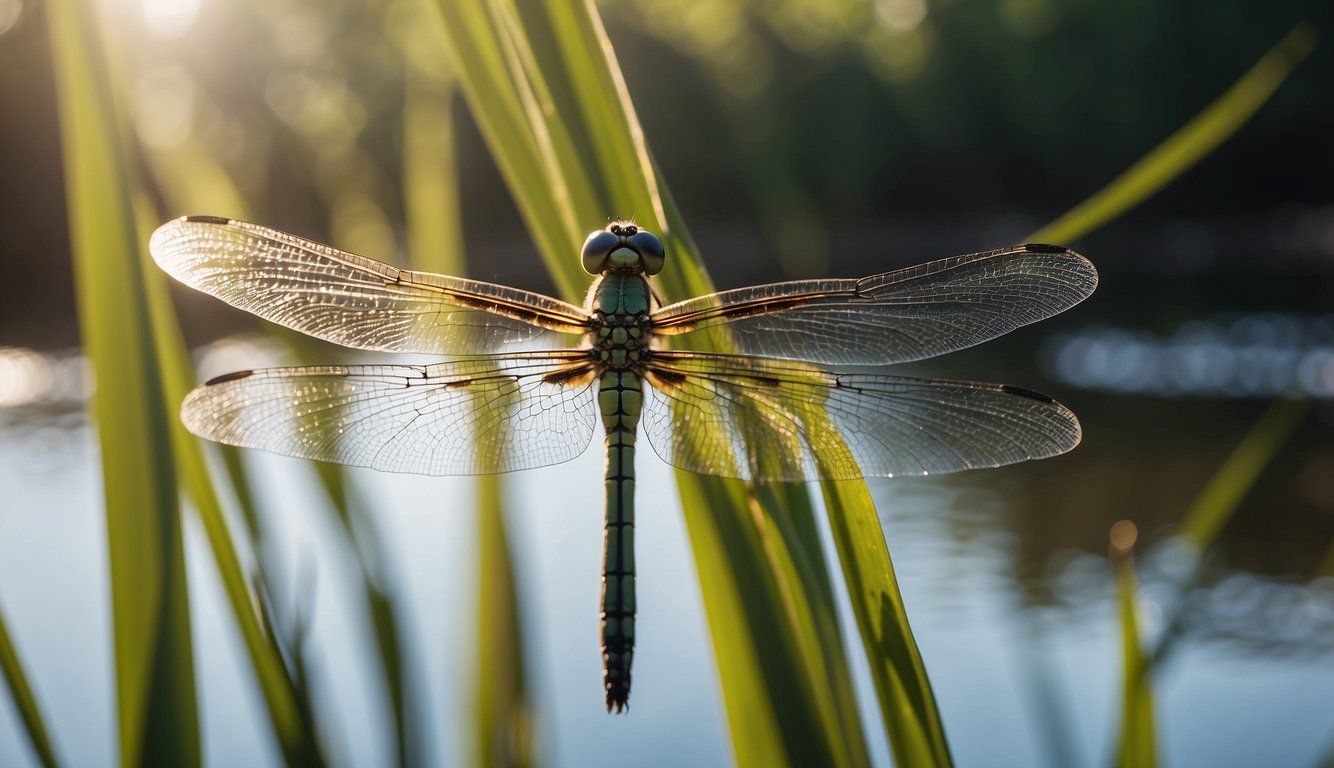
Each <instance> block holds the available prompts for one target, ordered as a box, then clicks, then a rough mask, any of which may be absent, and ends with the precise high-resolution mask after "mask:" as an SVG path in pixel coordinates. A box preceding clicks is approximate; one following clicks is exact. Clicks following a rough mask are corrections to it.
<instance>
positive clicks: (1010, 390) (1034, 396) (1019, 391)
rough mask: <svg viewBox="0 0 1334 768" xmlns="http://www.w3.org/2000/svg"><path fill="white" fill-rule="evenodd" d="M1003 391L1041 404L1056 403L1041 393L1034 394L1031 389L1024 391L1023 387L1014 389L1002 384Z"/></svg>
mask: <svg viewBox="0 0 1334 768" xmlns="http://www.w3.org/2000/svg"><path fill="white" fill-rule="evenodd" d="M1001 391H1002V392H1004V393H1006V394H1009V395H1018V396H1020V397H1028V398H1032V399H1034V400H1037V401H1038V402H1040V403H1054V402H1056V401H1055V400H1054V399H1052V398H1050V397H1048V396H1046V395H1044V394H1042V393H1041V392H1034V391H1033V390H1031V389H1024V388H1023V387H1012V386H1010V385H1009V384H1002V385H1001Z"/></svg>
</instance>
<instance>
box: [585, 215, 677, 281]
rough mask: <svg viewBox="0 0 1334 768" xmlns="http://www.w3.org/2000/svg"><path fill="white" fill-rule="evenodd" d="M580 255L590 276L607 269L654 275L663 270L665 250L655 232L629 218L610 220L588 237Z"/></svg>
mask: <svg viewBox="0 0 1334 768" xmlns="http://www.w3.org/2000/svg"><path fill="white" fill-rule="evenodd" d="M580 258H581V260H582V261H583V264H584V271H585V272H587V273H588V274H590V275H600V274H602V273H603V272H607V271H612V272H643V273H644V274H646V275H656V274H658V273H659V272H661V271H662V265H663V262H664V261H665V253H664V251H663V247H662V241H661V240H659V239H658V237H657V235H655V234H653V233H652V232H647V231H645V230H642V229H640V228H639V227H638V226H637V225H635V224H632V223H631V222H628V221H613V222H612V223H610V224H608V225H607V228H606V229H599V230H598V231H596V232H594V233H593V234H591V235H589V236H588V239H587V240H585V241H584V250H583V253H582V254H581V255H580Z"/></svg>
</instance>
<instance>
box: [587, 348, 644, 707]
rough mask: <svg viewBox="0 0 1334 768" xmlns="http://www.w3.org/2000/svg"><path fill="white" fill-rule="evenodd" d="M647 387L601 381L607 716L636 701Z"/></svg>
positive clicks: (616, 376) (618, 376)
mask: <svg viewBox="0 0 1334 768" xmlns="http://www.w3.org/2000/svg"><path fill="white" fill-rule="evenodd" d="M642 387H643V384H642V382H641V380H640V378H639V375H638V374H637V373H635V372H633V371H616V370H609V371H606V372H605V373H603V375H602V378H601V380H600V381H599V382H598V405H599V406H600V407H601V410H602V423H603V425H604V426H605V427H606V429H607V473H606V492H607V518H606V528H605V530H604V534H603V555H602V678H603V687H604V688H605V689H606V692H607V711H608V712H610V711H612V710H615V711H617V712H621V711H623V710H624V709H625V707H626V705H627V703H628V701H629V698H630V665H631V662H632V661H633V660H634V650H635V548H634V530H635V427H636V425H637V424H638V423H639V411H640V403H641V399H642V397H643V393H642Z"/></svg>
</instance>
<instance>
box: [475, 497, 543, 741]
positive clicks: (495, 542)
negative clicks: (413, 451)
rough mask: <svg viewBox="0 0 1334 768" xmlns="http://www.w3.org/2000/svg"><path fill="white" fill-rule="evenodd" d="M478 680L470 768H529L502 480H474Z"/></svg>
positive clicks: (529, 720) (529, 716)
mask: <svg viewBox="0 0 1334 768" xmlns="http://www.w3.org/2000/svg"><path fill="white" fill-rule="evenodd" d="M478 492H479V493H478V503H477V529H478V530H477V534H478V550H477V551H478V582H477V584H478V600H477V608H478V616H477V678H476V689H475V693H474V695H475V697H476V698H475V700H474V701H475V704H474V711H475V712H476V713H477V722H476V733H475V736H474V738H475V739H476V743H475V752H474V761H473V764H474V765H478V766H497V767H503V766H532V765H535V764H536V759H535V754H534V750H533V711H532V705H531V703H530V702H529V694H528V688H527V681H526V674H525V666H524V659H523V635H522V632H521V629H522V625H521V623H520V621H519V606H518V591H517V586H516V584H515V580H514V564H513V561H512V560H511V559H510V549H509V539H508V537H507V536H506V533H505V515H504V511H503V508H502V507H503V505H502V503H501V485H500V478H498V477H496V476H495V475H487V476H483V477H480V478H478Z"/></svg>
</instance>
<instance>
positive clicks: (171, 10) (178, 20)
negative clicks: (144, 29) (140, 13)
mask: <svg viewBox="0 0 1334 768" xmlns="http://www.w3.org/2000/svg"><path fill="white" fill-rule="evenodd" d="M199 5H200V0H144V22H145V23H146V24H147V25H148V29H149V30H150V31H152V32H153V34H155V35H157V36H158V37H180V36H181V35H183V34H185V33H186V32H188V31H189V30H190V26H191V25H192V24H194V22H195V17H196V16H198V15H199Z"/></svg>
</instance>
